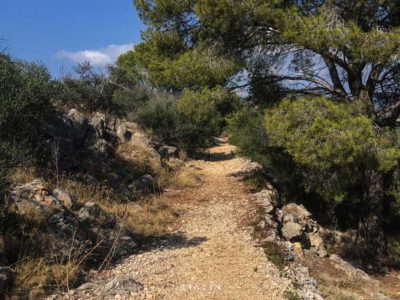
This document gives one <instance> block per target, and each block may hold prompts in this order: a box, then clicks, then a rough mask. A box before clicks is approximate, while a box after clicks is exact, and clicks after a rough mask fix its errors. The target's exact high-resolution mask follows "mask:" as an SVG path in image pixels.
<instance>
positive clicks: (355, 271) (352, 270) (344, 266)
mask: <svg viewBox="0 0 400 300" xmlns="http://www.w3.org/2000/svg"><path fill="white" fill-rule="evenodd" d="M329 259H330V261H331V262H332V263H333V265H334V266H335V268H337V269H339V270H341V271H343V272H344V273H345V274H346V275H347V276H348V277H349V278H352V279H354V278H359V279H361V280H364V281H370V280H371V278H370V277H369V276H368V274H367V273H365V272H364V271H363V270H361V269H359V268H356V267H354V266H353V265H352V264H350V263H349V262H347V261H345V260H343V258H341V257H340V256H339V255H336V254H331V255H330V256H329Z"/></svg>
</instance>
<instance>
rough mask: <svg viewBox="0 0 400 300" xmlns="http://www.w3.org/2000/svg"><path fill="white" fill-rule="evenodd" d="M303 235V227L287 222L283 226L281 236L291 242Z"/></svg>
mask: <svg viewBox="0 0 400 300" xmlns="http://www.w3.org/2000/svg"><path fill="white" fill-rule="evenodd" d="M302 234H303V227H302V226H301V225H300V224H298V223H294V222H287V223H284V224H283V227H282V236H283V237H284V238H285V239H286V240H288V241H293V240H296V239H300V238H301V235H302Z"/></svg>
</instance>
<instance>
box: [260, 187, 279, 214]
mask: <svg viewBox="0 0 400 300" xmlns="http://www.w3.org/2000/svg"><path fill="white" fill-rule="evenodd" d="M255 197H256V199H257V202H258V203H259V204H260V205H261V207H262V208H263V209H264V212H265V213H266V214H270V213H272V211H273V210H274V209H275V207H276V205H277V198H278V192H277V191H276V190H275V189H274V188H273V187H272V186H270V187H269V188H268V189H265V190H262V191H261V192H258V193H256V194H255Z"/></svg>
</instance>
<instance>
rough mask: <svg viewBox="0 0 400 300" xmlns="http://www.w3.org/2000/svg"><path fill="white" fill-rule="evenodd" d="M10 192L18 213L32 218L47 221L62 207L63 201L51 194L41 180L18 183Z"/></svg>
mask: <svg viewBox="0 0 400 300" xmlns="http://www.w3.org/2000/svg"><path fill="white" fill-rule="evenodd" d="M10 193H11V199H12V200H13V202H14V204H15V207H16V211H17V213H18V214H20V215H23V216H25V217H27V218H28V219H31V220H36V221H38V222H42V221H47V219H48V218H49V217H50V216H51V215H52V214H54V212H55V211H57V210H60V209H61V208H62V204H61V202H59V201H58V200H57V199H55V198H54V197H52V196H51V195H50V192H49V190H48V189H47V188H46V187H45V186H44V184H43V183H42V182H41V181H40V180H34V181H32V182H30V183H27V184H22V185H18V186H16V187H14V188H12V189H11V191H10Z"/></svg>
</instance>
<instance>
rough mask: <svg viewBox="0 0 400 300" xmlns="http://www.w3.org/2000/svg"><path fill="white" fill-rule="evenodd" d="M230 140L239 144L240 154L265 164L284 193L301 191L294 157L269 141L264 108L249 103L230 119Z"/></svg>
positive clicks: (266, 173)
mask: <svg viewBox="0 0 400 300" xmlns="http://www.w3.org/2000/svg"><path fill="white" fill-rule="evenodd" d="M228 133H229V141H230V142H231V143H232V144H233V145H236V146H237V147H238V154H239V155H243V156H245V157H248V158H250V159H251V160H253V161H256V162H258V163H259V164H261V165H262V166H263V167H264V168H263V172H265V174H264V175H265V176H266V177H267V178H268V179H269V180H270V181H272V182H273V183H275V185H276V186H277V187H279V189H280V190H281V193H282V194H286V193H291V194H296V193H299V189H301V174H300V173H299V172H298V170H297V167H296V165H295V164H294V162H293V161H292V159H291V157H290V156H289V155H287V153H285V152H284V151H282V149H280V148H278V147H273V146H270V145H269V144H268V137H267V132H266V130H265V128H264V115H263V111H261V110H260V109H257V108H252V107H245V108H244V109H242V110H240V111H238V112H237V113H235V114H234V115H233V116H232V117H231V118H230V119H229V121H228Z"/></svg>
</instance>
